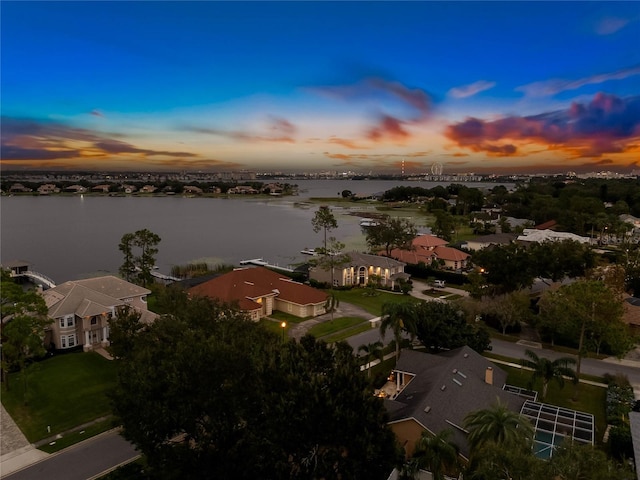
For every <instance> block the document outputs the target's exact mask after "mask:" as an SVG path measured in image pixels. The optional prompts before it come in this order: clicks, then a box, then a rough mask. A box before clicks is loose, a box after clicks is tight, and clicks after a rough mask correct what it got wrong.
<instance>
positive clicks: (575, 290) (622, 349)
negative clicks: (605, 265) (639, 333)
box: [540, 280, 632, 395]
mask: <svg viewBox="0 0 640 480" xmlns="http://www.w3.org/2000/svg"><path fill="white" fill-rule="evenodd" d="M540 303H541V308H542V309H543V312H544V313H543V315H544V316H545V317H547V318H555V319H556V321H558V322H560V325H559V333H561V334H563V335H565V336H566V337H567V338H571V339H573V340H574V341H575V342H576V343H577V345H578V354H577V356H578V360H577V363H576V375H577V376H578V377H580V366H581V363H582V357H583V356H584V355H585V353H586V352H587V346H588V342H587V339H588V338H590V337H591V336H595V337H599V338H601V339H602V341H604V342H607V345H608V347H609V348H610V350H611V353H613V354H614V355H624V354H625V353H626V352H627V351H628V350H629V349H630V348H631V347H632V345H631V344H630V342H629V341H628V336H626V337H625V336H620V335H619V334H618V332H619V331H620V329H621V328H622V329H624V328H626V327H625V326H624V325H623V324H622V313H623V309H622V300H621V299H620V297H619V296H618V295H617V294H616V293H615V292H614V291H613V290H611V289H610V288H609V287H607V286H606V285H605V284H604V282H602V281H599V280H580V281H577V282H575V283H572V284H571V285H566V286H563V287H561V288H560V289H558V290H557V291H555V292H550V293H546V294H545V295H544V296H543V298H542V299H541V300H540ZM625 338H627V339H626V340H625ZM577 385H578V384H576V390H575V392H576V395H577V392H578V388H577Z"/></svg>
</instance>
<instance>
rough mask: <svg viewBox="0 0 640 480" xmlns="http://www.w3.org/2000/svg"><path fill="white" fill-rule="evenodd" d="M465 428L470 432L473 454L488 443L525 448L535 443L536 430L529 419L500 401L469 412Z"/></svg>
mask: <svg viewBox="0 0 640 480" xmlns="http://www.w3.org/2000/svg"><path fill="white" fill-rule="evenodd" d="M464 428H465V429H466V430H467V431H468V432H469V435H468V436H467V439H468V441H469V445H470V447H471V455H474V453H478V452H479V451H480V450H481V449H482V447H484V446H485V445H488V444H495V445H501V446H505V447H523V446H524V447H525V448H527V447H528V448H531V446H532V445H533V433H534V430H533V426H532V425H531V423H530V422H529V420H527V419H526V418H524V417H521V416H520V414H518V413H517V412H514V411H512V410H509V407H508V406H507V405H505V404H503V403H500V402H498V403H496V404H495V405H493V406H491V407H489V408H485V409H482V410H476V411H475V412H471V413H469V414H468V415H467V416H466V417H465V419H464Z"/></svg>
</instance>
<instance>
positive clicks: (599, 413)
mask: <svg viewBox="0 0 640 480" xmlns="http://www.w3.org/2000/svg"><path fill="white" fill-rule="evenodd" d="M498 366H499V367H500V368H502V369H503V370H505V371H506V372H507V373H508V377H507V383H508V384H510V385H515V386H517V387H521V388H529V387H528V385H529V380H530V379H531V372H530V371H527V370H522V369H519V368H514V367H508V366H506V365H498ZM533 387H534V390H536V391H537V392H538V395H540V392H542V384H541V381H538V382H537V383H536V384H534V385H533ZM575 388H576V387H575V386H574V384H573V383H572V382H571V381H565V382H564V388H562V389H561V388H560V387H559V385H558V383H557V382H556V381H555V380H554V381H552V382H551V383H549V391H548V392H547V398H545V400H544V403H548V404H551V405H557V406H560V407H564V408H570V409H572V410H578V411H580V412H586V413H591V414H592V415H593V416H594V419H595V427H596V432H595V439H596V443H602V436H603V435H604V431H605V429H606V428H607V425H606V412H605V404H606V388H603V387H597V386H594V385H587V384H584V383H581V384H580V385H579V386H578V389H579V390H578V398H577V400H576V401H573V400H572V397H573V393H574V391H575V390H574V389H575ZM538 399H539V397H538Z"/></svg>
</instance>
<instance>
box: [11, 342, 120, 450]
mask: <svg viewBox="0 0 640 480" xmlns="http://www.w3.org/2000/svg"><path fill="white" fill-rule="evenodd" d="M9 380H10V387H11V389H10V390H6V388H5V386H4V385H3V386H2V404H3V405H4V407H5V408H6V409H7V411H8V412H9V414H10V415H11V416H12V417H13V419H14V420H15V422H16V423H17V424H18V426H19V427H20V429H21V430H22V432H23V433H24V434H25V436H26V437H27V439H28V440H29V442H32V443H33V442H36V441H38V440H42V439H43V438H47V437H49V436H51V435H54V434H57V433H61V432H64V431H66V430H69V429H72V428H74V427H76V426H78V425H81V424H83V423H88V422H91V421H93V420H95V419H97V418H100V417H103V416H108V415H111V407H110V404H109V400H108V398H107V395H106V393H107V392H108V391H110V390H111V389H113V387H114V386H115V383H116V366H115V364H114V363H113V362H112V361H109V360H107V359H105V358H104V357H102V356H100V355H99V354H97V353H95V352H87V353H81V352H77V353H66V354H61V355H56V356H54V357H52V358H48V359H47V360H44V361H42V362H38V363H35V364H33V365H32V366H31V367H30V368H29V374H28V388H27V400H28V402H27V404H26V405H25V404H24V401H23V400H24V398H25V397H24V385H23V381H22V377H21V374H20V373H13V374H11V375H10V378H9ZM47 426H50V427H51V433H48V432H47Z"/></svg>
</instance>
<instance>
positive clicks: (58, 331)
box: [42, 275, 156, 351]
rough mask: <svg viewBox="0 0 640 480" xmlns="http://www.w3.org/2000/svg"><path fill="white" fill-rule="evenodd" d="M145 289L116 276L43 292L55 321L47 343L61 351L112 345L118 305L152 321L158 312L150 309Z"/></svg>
mask: <svg viewBox="0 0 640 480" xmlns="http://www.w3.org/2000/svg"><path fill="white" fill-rule="evenodd" d="M149 293H151V291H150V290H148V289H146V288H142V287H139V286H138V285H134V284H133V283H129V282H126V281H124V280H121V279H120V278H117V277H114V276H111V275H109V276H104V277H96V278H89V279H86V280H75V281H69V282H65V283H63V284H60V285H58V286H56V287H54V288H50V289H48V290H45V291H44V292H42V296H43V297H44V300H45V303H46V305H47V308H48V315H49V317H50V318H51V319H52V320H53V323H52V324H51V326H50V329H49V330H48V331H47V335H46V337H45V344H46V345H47V346H51V347H53V348H55V349H58V350H66V349H70V348H75V347H76V346H78V345H82V346H83V349H84V350H85V351H88V350H93V349H94V348H95V347H98V346H103V347H104V346H107V345H109V319H110V318H113V317H116V316H117V314H118V309H119V307H125V306H129V307H131V308H134V309H135V310H137V311H138V312H140V314H141V321H143V322H145V323H148V322H152V321H153V320H154V319H155V317H156V314H155V313H153V312H151V311H149V310H148V309H147V301H146V296H147V295H148V294H149Z"/></svg>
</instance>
